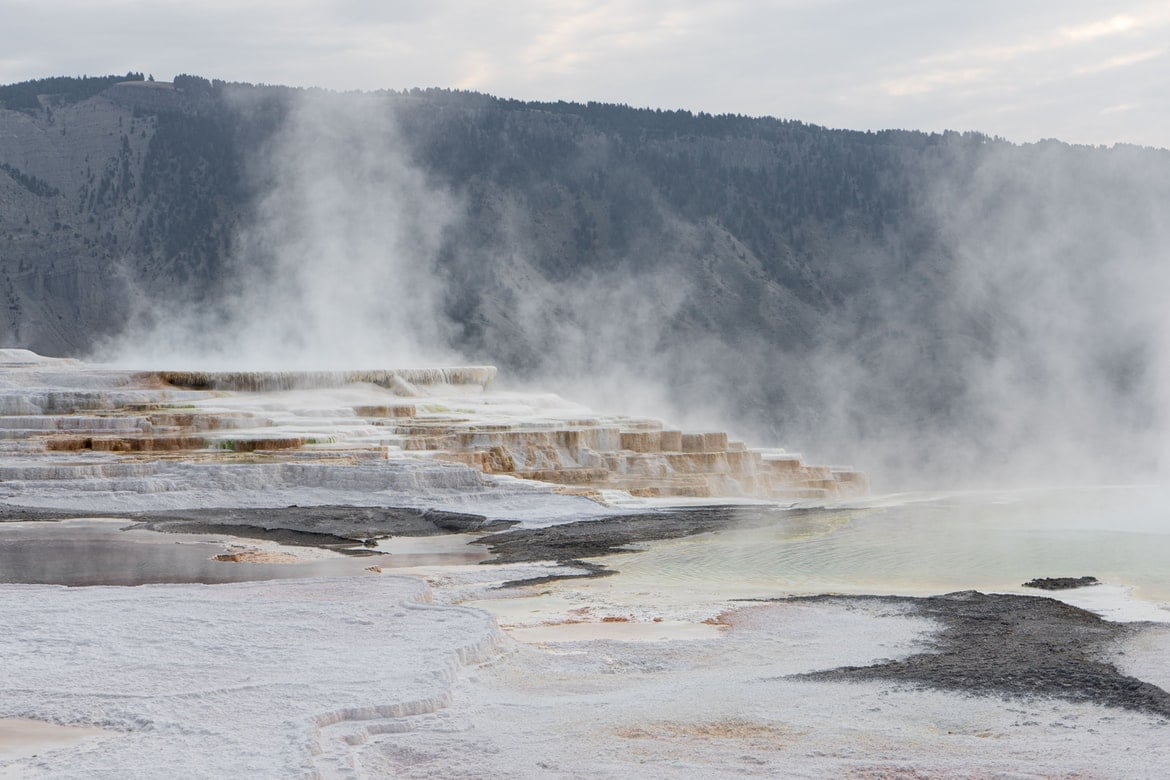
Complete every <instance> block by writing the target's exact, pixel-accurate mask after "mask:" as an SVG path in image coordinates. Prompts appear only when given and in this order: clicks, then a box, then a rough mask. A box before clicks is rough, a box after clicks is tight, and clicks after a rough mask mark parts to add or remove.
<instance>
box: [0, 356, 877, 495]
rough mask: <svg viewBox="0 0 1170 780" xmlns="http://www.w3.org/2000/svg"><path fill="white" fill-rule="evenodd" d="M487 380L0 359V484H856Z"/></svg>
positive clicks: (636, 490)
mask: <svg viewBox="0 0 1170 780" xmlns="http://www.w3.org/2000/svg"><path fill="white" fill-rule="evenodd" d="M495 373H496V371H495V369H494V368H492V367H488V366H478V367H476V366H473V367H458V368H441V369H402V370H379V371H321V372H196V371H126V370H113V369H108V368H103V367H97V366H90V365H86V364H83V363H79V362H77V361H68V360H56V359H50V358H42V357H40V356H37V355H35V354H33V353H30V352H26V351H23V350H0V376H2V384H0V447H2V448H3V451H5V452H6V454H7V455H8V457H6V458H5V461H6V464H5V465H3V466H0V480H3V481H4V482H7V483H9V484H10V486H11V485H12V484H13V483H19V482H29V481H33V482H38V483H41V484H44V483H45V482H46V481H52V480H58V479H60V480H69V481H75V482H76V481H78V480H86V479H98V480H107V481H108V480H115V481H118V480H121V482H118V483H117V484H114V485H112V487H114V488H115V489H123V490H131V491H134V490H146V491H148V492H154V491H156V490H165V489H167V488H166V482H165V480H163V479H162V478H161V477H160V472H159V467H160V466H159V464H168V463H169V464H181V463H187V464H218V465H224V466H232V465H235V466H239V467H241V468H240V471H241V472H242V471H246V470H247V468H246V467H247V466H257V465H269V466H272V465H284V466H288V467H289V468H291V469H292V470H291V471H290V470H288V469H285V470H284V471H282V472H281V478H282V479H284V480H286V481H291V482H294V483H297V482H301V481H304V482H315V483H321V484H329V483H332V482H340V483H355V484H356V483H357V482H362V481H365V482H370V484H371V485H380V484H381V483H380V482H379V480H380V479H383V478H384V477H383V476H380V474H381V472H379V471H378V469H377V464H378V463H382V462H384V461H392V462H394V463H395V464H396V465H412V466H418V467H424V468H421V470H420V469H419V468H415V469H414V470H413V471H411V472H410V473H411V474H412V475H414V476H412V478H414V479H417V478H418V474H424V475H425V474H429V475H430V476H429V477H425V478H427V479H432V480H433V481H434V482H435V484H441V485H442V486H444V487H456V488H457V487H458V486H459V485H460V484H466V485H468V486H471V485H475V484H483V480H484V479H489V480H490V479H491V477H487V478H485V477H484V476H482V475H491V476H492V477H500V476H502V477H516V478H520V479H525V480H535V481H538V482H543V483H551V484H553V485H555V486H558V487H557V489H558V490H559V491H560V492H567V493H573V494H579V495H583V496H586V497H589V498H594V499H598V500H604V499H605V496H606V494H607V491H624V492H625V493H629V494H630V495H633V496H640V497H649V498H670V497H691V498H719V497H728V498H759V499H771V500H808V501H821V500H831V499H835V498H840V497H847V496H852V495H858V494H862V493H864V492H865V491H866V483H865V479H864V477H863V476H862V475H861V474H859V473H858V472H855V471H852V470H850V469H844V468H833V467H827V466H810V465H807V464H805V463H804V462H803V461H802V460H801V458H800V456H799V455H795V454H790V453H787V452H784V451H782V450H761V449H750V448H748V447H746V446H745V445H744V444H742V443H740V442H735V441H729V440H728V436H727V434H726V433H722V432H712V431H700V432H687V431H681V430H675V429H671V428H670V427H668V426H666V425H664V424H663V423H662V422H660V421H657V420H650V419H634V418H628V417H618V416H605V415H600V414H596V413H594V412H591V411H589V410H587V409H585V408H583V407H580V406H578V405H575V404H572V403H569V402H567V401H565V400H563V399H561V398H558V397H557V396H553V395H549V394H538V393H513V392H501V391H495V390H489V389H488V386H489V384H490V383H491V382H492V380H493V379H494V377H495ZM428 464H429V466H428ZM322 467H324V470H322ZM371 469H372V470H371ZM350 472H352V473H350ZM216 473H217V475H218V476H217V477H216V479H219V480H224V479H225V477H224V476H223V474H224V470H217V472H216ZM359 473H360V474H361V475H363V476H361V477H360V478H359V477H358V476H356V475H358V474H359ZM371 475H373V476H371ZM105 487H106V488H109V487H111V484H108V483H107V484H106V485H105Z"/></svg>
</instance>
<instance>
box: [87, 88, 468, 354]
mask: <svg viewBox="0 0 1170 780" xmlns="http://www.w3.org/2000/svg"><path fill="white" fill-rule="evenodd" d="M229 99H230V100H231V102H232V103H233V104H234V107H235V108H236V110H238V111H239V112H240V113H241V114H244V115H246V114H247V113H248V112H251V111H260V110H264V108H265V105H264V101H265V99H266V96H265V95H263V94H260V95H256V94H253V93H250V92H248V91H245V90H237V91H234V92H232V93H230V94H229ZM286 111H287V113H286V115H285V116H284V119H283V121H282V122H281V123H280V125H279V127H278V129H277V131H276V132H275V133H274V134H273V136H272V137H270V138H268V139H267V140H266V141H265V142H264V143H263V144H262V145H261V147H260V151H259V153H258V154H257V155H256V156H255V157H254V158H252V159H249V160H248V161H247V165H248V168H247V170H246V171H245V179H246V181H247V182H248V184H249V186H250V188H251V189H252V190H253V191H255V192H256V193H257V196H256V197H255V199H254V201H253V203H252V204H251V210H250V212H249V213H248V214H246V215H245V219H244V220H243V221H242V226H241V228H240V229H239V230H238V232H237V234H236V236H235V240H234V242H233V248H232V251H231V253H230V256H229V257H228V258H227V262H226V273H225V275H224V279H222V280H221V281H220V282H219V285H218V292H219V295H218V297H217V298H216V299H212V300H194V301H192V300H184V299H183V298H182V297H181V295H179V296H176V299H174V300H165V301H164V300H157V299H148V300H144V301H142V303H141V306H140V308H139V309H138V310H137V311H136V312H135V315H134V318H133V320H132V322H131V325H130V327H129V328H128V329H127V330H126V331H125V332H123V333H122V334H121V335H120V336H119V337H118V338H117V339H116V340H115V341H114V342H113V343H112V344H107V345H105V346H104V348H103V349H102V350H101V352H102V354H103V357H105V358H106V359H107V360H110V361H111V362H114V363H118V364H123V365H152V366H159V365H173V364H181V365H184V366H192V367H201V368H233V369H275V368H280V369H286V370H288V369H342V368H346V369H352V368H372V367H386V366H392V367H404V366H414V365H449V364H453V363H458V362H461V359H460V358H459V357H458V355H457V354H456V353H455V352H454V351H453V350H452V349H451V348H450V346H449V345H450V342H451V338H450V329H451V323H450V322H449V321H448V320H447V319H446V317H445V316H444V315H443V313H442V309H441V304H440V298H441V295H442V289H443V280H442V279H441V276H440V274H439V273H438V271H437V268H436V258H437V256H438V251H439V246H440V243H441V240H442V236H443V233H444V231H445V230H446V229H447V228H448V226H449V225H450V224H451V222H452V220H454V219H455V218H456V216H457V212H458V205H457V203H456V202H455V200H454V199H453V197H452V196H451V195H450V193H447V192H444V191H442V190H440V189H436V188H434V187H432V186H431V185H430V184H429V183H428V181H427V178H426V176H425V175H424V173H423V172H422V171H421V170H419V169H418V168H417V167H415V166H413V165H411V164H410V162H409V161H408V159H407V158H406V156H405V151H404V148H403V145H402V144H401V142H400V140H399V139H398V137H397V130H396V126H395V123H394V120H393V117H392V114H391V112H390V109H389V106H388V105H387V103H386V101H385V100H383V99H379V98H377V97H375V96H365V95H339V94H334V93H328V92H324V91H303V92H293V93H289V96H288V104H287V107H286Z"/></svg>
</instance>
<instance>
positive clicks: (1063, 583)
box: [1022, 576, 1101, 590]
mask: <svg viewBox="0 0 1170 780" xmlns="http://www.w3.org/2000/svg"><path fill="white" fill-rule="evenodd" d="M1100 584H1101V583H1100V581H1099V580H1098V579H1097V578H1096V577H1087V576H1086V577H1037V578H1036V579H1034V580H1028V581H1027V582H1025V583H1024V584H1023V586H1022V587H1025V588H1036V589H1038V590H1072V589H1073V588H1085V587H1088V586H1089V585H1100Z"/></svg>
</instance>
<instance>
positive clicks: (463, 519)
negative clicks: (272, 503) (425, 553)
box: [0, 506, 512, 548]
mask: <svg viewBox="0 0 1170 780" xmlns="http://www.w3.org/2000/svg"><path fill="white" fill-rule="evenodd" d="M117 516H118V517H124V518H126V520H127V521H129V522H130V523H134V524H137V525H138V526H139V527H142V528H147V529H149V530H152V531H163V532H168V533H188V534H216V533H222V534H230V535H232V536H240V537H243V538H247V539H263V540H266V541H273V542H279V543H281V544H290V545H300V546H312V547H328V548H338V547H340V548H351V547H352V546H353V545H354V543H355V542H364V541H366V540H369V539H376V538H380V537H388V536H437V535H440V534H448V533H466V532H475V531H489V530H491V529H494V528H501V529H502V528H507V527H509V526H510V525H512V523H510V522H508V521H500V520H488V519H487V518H485V517H483V516H482V515H473V514H464V513H460V512H447V511H443V510H438V509H415V508H409V507H354V506H288V507H230V508H222V507H210V508H207V509H184V510H169V511H153V512H122V513H118V514H117ZM77 517H110V513H108V512H105V513H97V512H93V513H86V512H76V511H72V510H70V511H63V510H60V509H41V508H34V507H12V506H0V521H8V522H11V521H19V520H61V519H65V518H77Z"/></svg>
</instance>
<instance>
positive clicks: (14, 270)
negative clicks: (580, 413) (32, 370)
mask: <svg viewBox="0 0 1170 780" xmlns="http://www.w3.org/2000/svg"><path fill="white" fill-rule="evenodd" d="M1168 231H1170V152H1167V151H1165V150H1155V149H1146V148H1136V147H1128V146H1117V147H1113V148H1091V147H1080V146H1069V145H1066V144H1063V143H1059V142H1057V141H1046V142H1042V143H1039V144H1031V145H1024V146H1020V145H1014V144H1010V143H1008V142H1006V141H1003V140H1001V139H995V138H989V137H987V136H984V135H980V134H978V133H957V132H948V133H944V134H927V133H920V132H912V131H902V130H891V131H884V132H878V133H873V132H865V133H863V132H853V131H847V130H832V129H826V128H822V127H817V126H814V125H808V124H804V123H801V122H797V121H787V120H779V119H769V118H750V117H743V116H711V115H708V114H703V113H699V114H694V113H691V112H689V111H661V110H650V109H635V108H630V107H627V106H619V105H608V104H599V103H589V104H585V105H582V104H575V103H563V102H558V103H532V102H521V101H514V100H505V99H500V98H495V97H491V96H488V95H482V94H476V93H469V92H459V91H449V90H411V91H408V92H384V93H372V94H359V93H352V94H336V93H329V92H325V91H320V90H301V89H291V88H284V87H272V86H256V85H248V84H226V83H223V82H218V81H215V82H213V81H208V80H206V79H203V78H200V77H197V76H180V77H177V78H176V79H175V80H174V82H173V83H161V82H154V81H147V80H143V79H142V76H141V74H134V73H132V74H128V75H127V76H124V77H112V76H111V77H97V78H94V77H88V78H48V79H41V80H37V81H31V82H25V83H22V84H13V85H8V86H3V87H0V305H2V307H3V316H2V317H0V342H3V344H2V345H3V346H19V347H26V348H30V349H33V350H36V351H38V352H41V353H45V354H52V355H85V354H89V353H91V352H92V351H93V350H95V349H98V350H110V349H114V348H121V350H122V351H123V352H124V351H125V349H126V345H127V339H126V338H123V339H122V340H121V341H120V342H119V341H118V336H119V334H126V333H132V334H136V337H137V336H142V334H145V333H147V332H156V333H168V332H170V331H168V330H167V328H168V327H170V326H173V324H174V322H175V321H180V320H181V321H182V322H183V323H185V324H186V325H187V326H188V327H187V331H188V332H187V333H186V334H185V335H184V336H183V337H182V341H183V344H182V345H180V344H179V343H178V341H176V343H175V347H176V348H179V347H180V346H184V347H185V346H186V345H187V342H188V340H191V341H193V342H195V343H196V346H197V347H200V348H202V349H204V350H208V349H212V350H214V349H220V350H223V351H228V352H230V351H231V350H232V349H234V348H235V347H233V346H232V344H233V341H232V338H233V334H239V333H248V334H250V335H255V332H257V331H266V332H269V333H270V335H271V338H273V339H283V341H282V342H281V343H282V344H293V345H296V344H300V345H302V351H303V352H305V353H308V352H311V351H312V350H314V349H316V350H322V349H323V350H325V351H330V350H332V349H334V348H336V349H337V350H341V349H342V348H343V345H342V344H341V343H340V342H341V341H344V340H345V338H346V337H347V336H349V337H352V338H353V339H355V340H360V339H359V336H358V334H357V331H359V330H362V329H366V330H369V331H371V332H377V333H379V334H381V336H382V337H383V338H384V340H383V341H381V342H378V344H380V345H381V346H383V347H386V349H387V350H390V351H388V352H386V354H388V355H391V356H392V350H391V349H390V347H389V346H387V345H391V346H392V345H393V338H392V336H393V337H400V338H401V339H402V340H403V341H410V342H411V343H412V344H413V345H414V347H415V348H416V349H415V351H414V352H413V353H410V354H412V355H414V356H417V355H418V354H419V350H424V353H423V354H425V349H427V348H428V347H435V346H439V347H443V348H449V349H452V350H456V351H458V352H460V353H462V354H463V355H466V356H468V357H469V358H471V359H473V360H474V361H475V362H492V363H496V364H498V365H500V366H501V368H503V369H504V376H512V377H517V378H524V377H533V378H541V379H542V380H544V381H546V382H552V383H553V384H556V383H557V381H561V382H563V383H564V384H565V385H569V387H570V392H569V394H570V395H572V394H573V392H572V391H573V390H574V389H575V392H576V393H578V394H579V395H582V396H590V395H593V396H602V397H603V398H602V400H603V401H604V400H608V401H610V402H611V403H619V404H620V403H626V404H628V405H629V406H630V407H631V408H634V407H638V406H642V407H643V408H642V409H641V411H647V409H646V408H645V407H654V406H656V405H658V404H661V403H663V402H673V403H675V404H677V405H678V406H679V407H680V408H686V409H689V410H691V411H692V412H694V411H695V410H698V411H699V412H700V413H703V412H707V413H709V415H710V417H711V418H712V419H715V418H719V419H721V420H730V421H731V422H732V423H733V425H737V426H738V430H739V431H740V432H741V433H744V434H745V435H746V436H747V437H748V438H749V439H751V440H753V441H755V442H757V443H766V442H769V441H771V442H775V441H781V442H785V443H790V445H791V446H792V447H793V448H806V449H808V450H811V451H812V454H813V455H814V456H815V457H817V458H819V459H826V458H838V459H845V458H848V459H851V460H853V461H855V465H858V466H860V467H862V468H868V469H869V470H870V471H871V472H875V473H877V474H878V476H879V477H880V476H881V475H883V474H884V475H888V476H889V477H890V479H891V484H893V483H894V480H906V479H907V478H909V479H910V481H913V476H914V475H915V474H918V473H926V474H928V476H929V479H931V480H936V479H938V478H939V475H940V474H945V475H946V477H947V478H948V479H954V480H958V481H963V480H967V479H969V478H972V477H975V476H980V475H985V474H989V473H992V472H996V473H997V474H998V475H999V476H1002V475H1003V474H1004V473H1007V474H1014V475H1017V476H1019V477H1021V478H1025V479H1028V478H1042V477H1043V478H1050V477H1055V478H1061V477H1065V478H1070V477H1072V476H1074V475H1083V474H1090V475H1096V476H1094V477H1092V478H1102V479H1104V478H1121V477H1124V476H1126V475H1130V474H1134V473H1137V471H1138V470H1139V469H1146V468H1151V467H1153V466H1154V465H1156V462H1157V460H1158V458H1159V457H1160V455H1161V453H1162V445H1161V443H1160V442H1161V441H1162V439H1161V438H1160V434H1161V431H1162V427H1161V426H1162V425H1163V422H1164V421H1163V401H1164V400H1165V398H1166V396H1167V395H1168V394H1166V393H1165V391H1164V387H1165V377H1167V376H1170V371H1167V367H1166V366H1165V365H1164V361H1165V360H1167V359H1168V358H1167V356H1170V350H1167V349H1166V348H1167V346H1170V345H1168V344H1167V336H1168V335H1170V327H1168V326H1167V325H1168V320H1167V317H1166V315H1165V312H1164V309H1166V306H1165V304H1164V300H1165V298H1166V291H1167V290H1170V286H1168V285H1167V282H1168V281H1170V280H1168V278H1167V274H1168V273H1170V271H1168V269H1167V261H1168V260H1170V257H1168V252H1167V247H1168V246H1170V244H1168V243H1167V237H1168V236H1167V233H1168ZM259 289H263V291H264V295H260V294H259V293H258V292H257V290H259ZM329 311H332V312H334V313H335V315H336V316H331V315H330V314H329ZM152 326H153V327H154V330H152ZM220 326H224V327H220ZM334 329H335V331H336V334H338V335H337V337H336V338H334V337H333V335H332V334H333V333H334ZM408 331H409V332H408ZM211 334H214V337H213V336H212V335H211ZM144 338H145V337H144ZM174 338H175V339H179V336H174ZM330 338H333V339H334V340H333V341H330ZM250 343H252V344H253V345H254V346H255V345H257V344H259V345H263V344H264V343H266V342H264V341H263V340H262V339H261V340H259V341H257V340H256V339H255V338H253V339H252V341H251V342H250ZM331 345H332V346H331ZM294 351H295V350H294ZM403 354H404V355H405V354H408V353H403ZM387 359H389V358H387ZM416 359H417V358H416ZM588 400H592V401H595V402H596V398H589V399H588ZM700 422H701V419H700ZM924 469H925V470H926V471H925V472H923V470H924ZM899 484H901V482H899ZM879 486H880V482H879Z"/></svg>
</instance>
